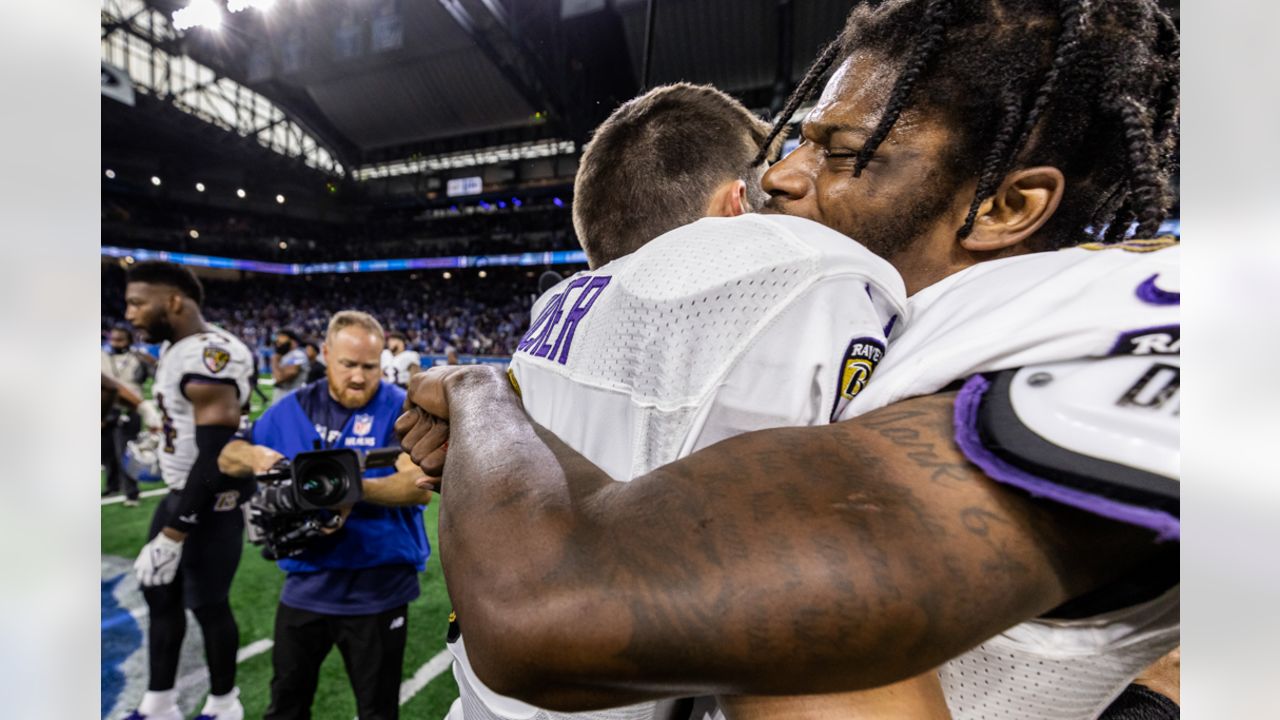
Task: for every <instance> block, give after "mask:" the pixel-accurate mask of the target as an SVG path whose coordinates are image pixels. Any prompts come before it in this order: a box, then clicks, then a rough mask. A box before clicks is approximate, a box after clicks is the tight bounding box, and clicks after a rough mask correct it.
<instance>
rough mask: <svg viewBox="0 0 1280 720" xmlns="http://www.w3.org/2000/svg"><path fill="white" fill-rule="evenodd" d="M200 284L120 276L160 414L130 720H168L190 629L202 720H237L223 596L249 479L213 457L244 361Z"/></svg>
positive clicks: (243, 382) (141, 562) (231, 424)
mask: <svg viewBox="0 0 1280 720" xmlns="http://www.w3.org/2000/svg"><path fill="white" fill-rule="evenodd" d="M203 301H204V289H203V287H202V286H201V284H200V281H199V280H198V279H197V278H196V276H195V275H194V274H193V273H192V272H191V271H190V270H189V269H187V268H184V267H180V266H178V265H173V264H171V263H161V262H145V263H138V264H137V265H134V266H133V267H132V269H130V270H129V273H128V276H127V285H126V287H125V317H126V318H127V319H128V321H129V322H130V323H131V324H132V325H133V326H134V327H135V328H138V329H139V330H140V331H142V334H143V337H144V339H145V340H146V341H147V342H161V343H163V347H162V348H161V354H160V361H159V363H158V364H157V366H156V377H155V383H154V384H153V386H152V394H153V396H154V398H155V402H156V405H157V407H158V408H159V410H160V413H161V418H162V428H163V432H164V447H163V451H162V452H161V453H160V472H161V475H162V476H163V478H164V481H165V484H166V485H168V486H169V488H170V492H169V494H168V495H167V496H165V498H164V499H163V500H162V501H161V502H160V505H159V506H158V507H157V508H156V512H155V516H154V517H153V518H152V521H151V530H150V535H149V540H148V542H147V544H146V545H145V546H143V548H142V551H141V552H140V553H138V559H137V561H136V562H135V563H134V569H135V571H136V573H137V576H138V581H139V583H140V584H141V585H142V593H143V596H144V597H145V598H146V601H147V607H148V609H149V610H150V615H149V618H150V630H149V632H148V644H147V657H148V663H149V681H148V685H147V692H146V694H145V695H143V698H142V702H141V703H139V705H138V708H137V710H135V711H134V712H133V713H132V714H130V715H129V718H130V719H131V720H144V719H145V720H180V719H181V718H182V714H181V712H180V711H179V709H178V704H177V700H178V691H177V690H176V689H175V687H174V683H175V680H176V677H175V675H176V673H177V670H178V656H179V652H180V651H181V648H182V638H183V635H184V634H185V633H186V629H187V617H186V610H191V611H192V612H193V613H194V614H195V617H196V621H197V622H199V623H200V629H201V632H202V634H203V636H204V647H205V658H206V660H207V661H208V665H209V679H210V693H209V697H208V699H207V700H206V702H205V705H204V708H203V709H202V710H201V713H200V716H199V717H200V718H201V719H202V720H213V719H215V718H216V719H217V720H241V718H243V717H244V708H243V707H242V706H241V704H240V700H239V690H238V689H237V688H236V686H235V679H236V651H237V650H238V649H239V648H240V633H239V629H238V628H237V626H236V620H235V617H234V616H233V615H232V614H231V606H230V605H229V604H228V602H227V593H228V591H229V590H230V588H231V580H232V578H233V577H234V576H235V572H236V567H237V566H238V565H239V563H240V551H241V547H242V545H243V543H244V538H243V536H244V514H243V513H242V512H241V510H240V506H241V505H242V504H243V503H244V502H245V501H247V500H248V499H249V497H250V495H252V494H253V491H254V489H255V486H254V484H253V480H252V479H250V480H249V481H247V482H245V481H236V480H232V479H231V478H227V477H226V476H224V475H222V474H221V473H220V472H219V471H218V465H217V461H218V453H219V452H220V451H221V450H222V447H223V446H224V445H225V444H226V443H227V441H228V440H230V439H231V438H232V436H233V435H234V434H235V432H236V429H237V427H239V425H240V420H241V415H242V414H243V413H244V412H245V409H246V408H247V405H248V400H249V393H250V387H251V383H252V380H253V354H252V353H251V352H250V350H249V348H247V347H246V346H245V345H244V343H242V342H240V340H239V339H237V338H236V337H234V336H232V335H231V334H229V333H227V332H226V331H225V330H222V329H221V328H218V327H215V326H213V325H210V324H208V323H206V322H205V320H204V318H203V317H202V316H201V313H200V306H201V304H202V303H203Z"/></svg>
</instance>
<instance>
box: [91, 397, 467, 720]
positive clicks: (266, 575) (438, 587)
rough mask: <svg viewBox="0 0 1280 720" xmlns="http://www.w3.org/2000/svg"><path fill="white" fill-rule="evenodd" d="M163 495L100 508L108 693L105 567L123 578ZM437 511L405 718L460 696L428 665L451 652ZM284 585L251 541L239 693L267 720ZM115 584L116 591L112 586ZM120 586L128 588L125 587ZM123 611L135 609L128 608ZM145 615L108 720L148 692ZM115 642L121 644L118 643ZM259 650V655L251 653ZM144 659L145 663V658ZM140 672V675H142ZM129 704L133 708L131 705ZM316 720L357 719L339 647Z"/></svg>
mask: <svg viewBox="0 0 1280 720" xmlns="http://www.w3.org/2000/svg"><path fill="white" fill-rule="evenodd" d="M263 390H264V392H266V393H267V394H268V396H269V395H270V392H271V388H270V387H269V386H268V387H263ZM261 412H262V407H261V403H260V402H259V401H258V398H256V397H255V398H254V407H253V409H252V416H253V417H255V418H256V417H257V416H258V414H260V413H261ZM160 487H161V486H160V485H159V484H153V485H143V486H142V490H143V492H144V493H145V492H147V491H148V490H155V489H158V488H160ZM161 497H162V495H160V494H158V495H155V496H152V497H144V498H143V499H142V501H141V504H140V505H139V506H138V507H132V508H127V507H124V506H123V505H122V504H119V503H112V504H104V505H103V506H102V555H103V568H104V576H103V581H104V610H103V618H104V622H103V675H104V681H103V687H104V695H105V694H106V688H107V686H108V682H107V679H106V678H107V675H108V670H109V669H108V655H109V652H108V642H109V641H108V630H107V628H108V624H109V623H108V611H107V602H108V601H107V600H106V599H105V598H106V596H107V595H108V591H107V589H106V588H107V587H108V584H107V581H108V580H111V579H112V578H108V577H107V568H108V567H111V568H112V574H113V575H114V577H117V578H118V577H120V575H121V573H122V572H123V570H121V568H122V567H124V562H125V561H127V562H128V563H132V560H133V558H134V557H136V555H137V553H138V551H139V550H140V549H141V548H142V546H143V544H145V543H146V539H147V538H146V533H147V528H148V526H149V525H150V521H151V515H152V512H154V510H155V507H156V504H157V503H158V502H159V501H160V499H161ZM437 511H438V508H437V506H436V505H435V504H432V505H430V506H429V507H428V508H427V512H426V513H425V521H426V527H427V534H428V537H430V539H431V548H432V555H431V559H430V560H429V561H428V562H427V569H426V571H425V572H423V573H422V574H421V576H420V577H421V585H422V595H421V597H419V598H418V599H417V600H416V601H414V602H413V603H412V604H410V605H409V619H408V625H409V639H408V645H407V648H406V650H405V659H404V671H403V680H405V681H411V679H412V678H414V676H415V674H417V675H418V679H419V681H418V682H413V681H411V682H409V683H408V686H407V687H406V684H403V683H402V686H401V687H402V692H401V700H402V705H401V715H402V717H406V718H442V717H444V715H445V713H447V712H448V709H449V705H450V704H451V703H452V702H453V700H454V698H456V697H457V696H458V689H457V685H456V684H455V683H454V681H453V674H452V673H451V672H450V671H449V669H448V665H447V664H446V663H443V660H442V659H437V660H436V662H434V663H431V665H430V667H427V665H428V662H429V661H431V660H432V659H433V658H436V657H437V656H438V655H439V654H440V653H441V652H446V651H445V634H446V631H447V627H448V616H449V609H450V608H449V598H448V596H447V595H446V593H445V589H444V578H443V575H442V573H441V570H440V562H439V560H438V559H437V556H436V548H437V533H436V516H437ZM126 574H127V573H126ZM123 580H125V581H129V580H131V578H128V577H125V578H123ZM283 582H284V573H283V572H282V571H280V570H279V569H278V568H277V567H276V565H275V563H272V562H268V561H266V560H263V559H262V556H261V554H260V552H259V548H257V547H255V546H253V545H249V544H248V543H246V544H245V547H244V555H243V557H242V559H241V561H240V568H239V570H238V572H237V574H236V578H235V582H234V583H233V584H232V586H231V606H232V609H233V610H234V612H235V616H236V621H237V622H238V624H239V626H240V646H241V648H242V655H246V654H249V655H251V657H243V658H242V660H241V662H240V665H239V669H238V673H237V677H236V684H237V685H238V686H239V688H240V698H241V701H242V702H243V704H244V708H245V712H246V717H248V718H257V717H262V714H263V712H264V711H265V710H266V708H267V704H268V703H269V701H270V691H269V688H270V682H271V652H270V650H269V649H266V650H262V648H263V647H264V646H265V645H266V643H264V642H261V641H264V640H268V641H269V640H270V639H271V634H272V624H273V621H274V618H275V608H276V603H277V601H278V600H279V597H280V588H281V586H282V585H283ZM112 586H113V587H114V584H113V585H112ZM121 587H123V583H122V584H121ZM132 602H133V603H134V608H133V609H135V611H136V607H137V603H139V602H140V598H136V593H135V598H134V600H133V601H132ZM124 609H126V610H127V609H131V608H129V607H125V608H124ZM141 614H142V617H139V618H138V619H137V623H138V626H139V629H140V630H141V631H142V633H143V634H142V636H141V637H142V640H141V647H137V643H136V642H135V643H134V645H132V646H131V647H133V648H135V649H134V650H133V651H132V652H133V655H132V659H131V660H130V661H128V662H125V663H124V664H123V665H121V666H120V667H118V668H114V670H115V671H119V670H123V671H124V675H125V676H126V678H125V683H126V690H125V691H124V692H123V693H122V694H120V696H119V704H118V705H117V706H116V707H115V708H114V713H112V714H111V715H110V717H117V716H119V715H121V714H123V713H121V712H120V711H121V710H122V709H123V710H124V711H125V712H127V711H128V709H131V708H132V707H133V705H134V704H136V702H137V700H138V697H140V693H141V689H145V680H146V679H145V674H146V673H145V667H146V666H145V654H146V649H145V637H146V636H145V631H146V618H145V610H143V611H142V613H141ZM113 617H114V615H113ZM188 620H189V621H188V625H187V635H188V636H190V635H192V634H195V635H199V632H200V631H199V625H198V624H196V623H195V622H194V618H191V617H190V616H188ZM112 642H115V640H114V638H113V639H112ZM255 643H256V645H255ZM113 647H114V646H113ZM255 650H256V654H253V653H254V651H255ZM139 657H140V658H141V660H139ZM197 659H198V656H197ZM441 669H442V671H441ZM435 672H438V673H439V674H438V675H436V676H435V677H434V678H433V679H431V680H430V681H429V682H427V683H426V684H425V685H422V686H421V687H420V688H418V685H420V684H421V683H420V680H421V679H422V678H424V677H427V676H429V675H431V674H433V673H435ZM131 673H132V676H131ZM139 674H140V675H141V677H138V675H139ZM183 675H184V670H183V669H181V668H180V670H179V676H180V678H181V677H182V676H183ZM201 682H202V683H203V684H202V685H200V686H198V687H196V688H193V689H192V690H191V691H190V693H189V694H192V695H193V697H198V703H203V696H204V694H205V693H206V692H207V691H208V681H207V677H206V678H204V679H202V680H201ZM182 685H183V681H182V679H180V680H179V686H180V688H181V686H182ZM415 689H416V692H413V693H412V694H411V695H410V696H409V697H407V698H406V697H405V695H406V693H407V691H409V690H415ZM189 704H190V700H188V701H187V702H184V703H183V708H184V710H187V709H188V705H189ZM126 705H127V706H128V707H125V706H126ZM109 710H112V708H110V707H108V706H107V703H106V701H104V708H103V712H104V714H105V713H107V712H108V711H109ZM195 710H196V711H198V710H199V704H197V705H196V707H195ZM194 714H195V712H194V711H192V712H189V713H188V716H189V717H190V716H194ZM312 717H314V718H317V719H318V720H330V719H332V720H339V719H341V720H351V718H354V717H356V706H355V700H354V697H353V696H352V693H351V687H350V685H349V684H348V682H347V677H346V673H345V671H344V669H343V666H342V658H341V656H340V654H339V653H338V651H337V649H336V648H334V649H333V650H331V651H330V653H329V656H328V658H327V659H326V660H325V663H324V665H323V667H322V669H321V673H320V684H319V689H318V690H317V692H316V697H315V702H314V704H313V706H312Z"/></svg>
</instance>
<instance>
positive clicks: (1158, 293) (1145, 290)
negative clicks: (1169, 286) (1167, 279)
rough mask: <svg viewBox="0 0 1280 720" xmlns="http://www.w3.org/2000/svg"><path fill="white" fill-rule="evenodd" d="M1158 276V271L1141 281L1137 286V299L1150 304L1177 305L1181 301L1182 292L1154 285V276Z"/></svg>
mask: <svg viewBox="0 0 1280 720" xmlns="http://www.w3.org/2000/svg"><path fill="white" fill-rule="evenodd" d="M1159 276H1160V273H1156V274H1155V275H1152V276H1151V277H1149V278H1147V279H1146V280H1143V281H1142V284H1141V285H1139V286H1138V291H1137V295H1138V299H1139V300H1141V301H1143V302H1146V303H1151V304H1152V305H1177V304H1179V303H1181V302H1182V293H1179V292H1173V291H1170V290H1161V289H1160V288H1159V287H1158V286H1157V285H1156V278H1157V277H1159Z"/></svg>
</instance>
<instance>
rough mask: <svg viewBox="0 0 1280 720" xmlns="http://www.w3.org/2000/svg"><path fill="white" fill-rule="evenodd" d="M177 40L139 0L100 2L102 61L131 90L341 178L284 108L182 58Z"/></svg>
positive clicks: (163, 18)
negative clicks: (122, 77)
mask: <svg viewBox="0 0 1280 720" xmlns="http://www.w3.org/2000/svg"><path fill="white" fill-rule="evenodd" d="M181 40H182V37H181V34H180V33H178V32H177V31H176V30H174V29H173V26H172V24H171V22H170V20H169V18H168V17H166V16H165V14H164V13H163V12H160V11H158V10H155V9H153V8H151V7H149V6H148V5H147V4H146V3H145V2H143V0H103V3H102V59H103V60H104V61H106V62H109V63H111V64H112V65H115V66H116V67H118V68H120V69H122V70H124V71H125V72H126V73H128V75H129V78H130V80H131V81H132V83H133V86H134V89H135V90H136V91H138V92H140V93H143V94H147V95H150V96H152V97H154V98H156V99H157V100H160V101H162V102H167V103H169V104H171V105H172V106H173V107H175V108H177V109H179V110H181V111H183V112H185V113H188V114H190V115H194V116H195V117H198V118H200V119H201V120H204V121H205V122H207V123H210V124H212V125H215V126H217V127H219V128H221V129H223V130H225V131H227V132H229V133H235V134H237V135H239V136H240V137H243V138H253V139H255V140H256V141H257V142H258V144H259V145H261V146H262V147H265V148H267V149H269V150H271V151H273V152H276V153H279V154H280V155H283V156H285V157H287V158H293V159H297V160H300V161H302V162H303V163H304V164H305V165H307V166H308V167H311V168H314V169H316V170H319V171H321V172H324V173H328V174H330V175H334V176H339V177H341V176H343V175H344V174H345V172H346V170H345V168H344V167H343V166H342V163H340V162H338V160H337V159H336V158H335V157H334V154H333V153H332V152H330V150H329V149H328V148H326V147H325V146H324V145H322V144H321V143H320V142H319V141H318V140H317V139H316V138H315V137H314V136H313V135H312V134H311V133H309V132H307V131H306V130H305V129H303V128H302V126H300V125H299V124H298V123H297V122H295V121H294V120H292V119H290V118H289V116H288V115H286V114H285V112H284V111H283V110H281V109H280V108H279V107H277V106H276V105H275V104H274V103H272V102H271V101H270V100H268V99H267V98H265V97H263V96H262V95H261V94H259V93H256V92H254V91H253V90H250V89H249V88H247V87H245V86H243V85H241V84H240V83H238V82H236V81H234V80H232V79H230V78H228V77H224V76H220V75H219V74H218V73H217V72H215V71H214V70H213V69H211V68H209V67H207V66H205V65H202V64H200V63H198V62H196V61H194V60H192V59H191V58H190V57H187V56H186V55H185V54H183V53H182V51H181V49H180V48H181Z"/></svg>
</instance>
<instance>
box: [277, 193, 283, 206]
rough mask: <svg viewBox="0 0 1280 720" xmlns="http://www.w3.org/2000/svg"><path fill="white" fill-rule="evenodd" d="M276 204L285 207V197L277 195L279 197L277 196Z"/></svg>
mask: <svg viewBox="0 0 1280 720" xmlns="http://www.w3.org/2000/svg"><path fill="white" fill-rule="evenodd" d="M276 202H277V203H278V204H280V205H283V204H284V196H283V195H277V196H276Z"/></svg>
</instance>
